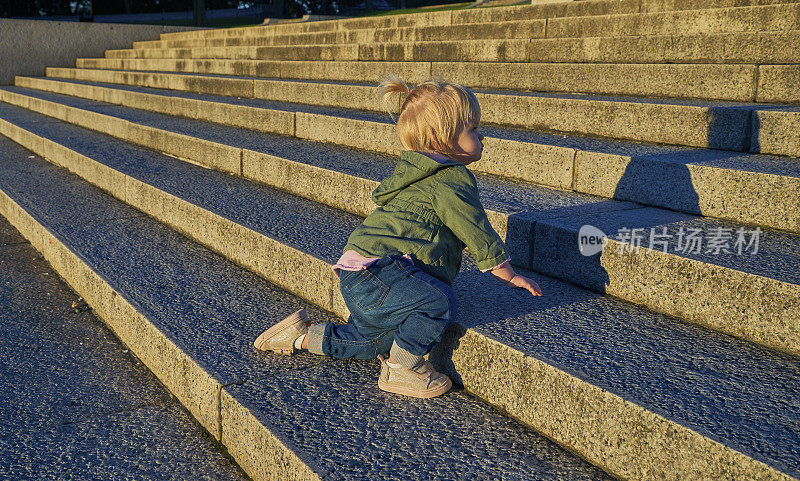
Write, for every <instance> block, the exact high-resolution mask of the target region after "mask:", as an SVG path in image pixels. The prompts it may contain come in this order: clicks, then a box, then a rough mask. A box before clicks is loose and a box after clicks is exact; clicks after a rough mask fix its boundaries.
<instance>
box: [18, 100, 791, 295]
mask: <svg viewBox="0 0 800 481" xmlns="http://www.w3.org/2000/svg"><path fill="white" fill-rule="evenodd" d="M16 88H17V87H14V89H16ZM20 89H21V90H29V89H22V88H20ZM154 90H155V89H154ZM25 93H26V94H28V93H31V94H34V96H38V95H36V94H38V93H39V91H35V90H33V91H30V92H25ZM42 93H43V94H44V96H42V97H40V98H48V99H51V100H55V101H58V102H61V103H64V104H68V105H74V106H78V107H80V108H84V109H89V110H92V111H96V112H101V113H104V114H106V115H112V116H115V117H119V118H124V119H126V120H129V121H131V122H136V123H139V124H143V125H149V126H152V127H156V128H159V129H162V130H166V131H170V132H178V133H181V134H183V135H188V136H191V137H194V138H199V139H204V140H209V141H212V142H219V143H222V144H225V145H230V146H234V147H236V148H243V149H248V150H253V151H256V152H263V153H267V154H271V155H275V156H278V157H281V158H284V159H289V160H292V161H295V162H300V163H303V164H308V165H313V166H316V167H321V168H324V169H327V170H332V171H336V172H342V173H345V174H349V175H352V176H355V177H359V178H363V179H368V180H372V181H380V179H382V178H383V177H385V176H386V175H388V174H390V173H391V172H392V170H393V169H394V163H395V161H396V160H395V159H396V156H393V155H388V154H380V153H375V152H367V151H362V150H358V149H353V148H348V147H343V146H337V145H330V144H325V143H320V142H313V141H307V140H302V139H297V138H292V137H286V136H280V135H276V134H269V133H266V132H258V133H257V134H254V132H253V131H252V130H249V129H245V128H239V127H232V126H226V125H220V124H212V123H209V122H204V121H199V120H194V119H186V118H178V117H173V116H170V115H166V114H160V113H156V112H148V111H142V110H137V109H132V108H129V107H121V106H117V105H112V104H107V103H103V102H95V101H87V100H83V99H76V98H74V97H69V96H61V95H57V94H54V96H53V97H50V96H49V95H48V94H47V93H44V92H42ZM243 100H244V99H243ZM9 107H10V106H9ZM10 111H14V112H19V115H23V117H20V120H22V119H24V118H26V116H31V117H33V118H41V119H45V120H42V121H44V122H49V121H52V120H53V119H51V118H49V117H46V116H44V115H42V114H36V113H33V112H28V111H26V110H24V109H20V108H18V107H15V108H14V109H11V110H10ZM69 127H71V128H74V129H76V131H78V132H80V131H82V130H83V129H81V128H80V127H77V126H72V125H69ZM98 135H100V134H98ZM122 144H123V145H127V144H124V143H122ZM129 148H134V147H133V146H129ZM136 148H138V147H136ZM690 152H692V151H690ZM709 152H710V153H725V154H729V153H728V152H721V151H709ZM692 153H694V152H692ZM124 158H126V156H120V159H124ZM659 160H665V161H670V160H669V159H659ZM798 164H800V163H798ZM798 168H799V169H800V165H798ZM477 177H478V179H479V182H480V183H481V184H480V185H481V188H482V196H483V197H482V202H483V203H484V206H485V207H486V208H487V209H490V210H493V211H496V212H500V213H502V214H506V215H508V216H513V217H516V218H518V219H520V220H522V221H524V222H529V223H542V222H545V223H547V224H549V225H557V226H559V227H566V228H569V229H570V230H579V229H580V227H581V225H583V224H591V225H595V226H596V227H598V228H600V229H601V230H603V232H605V233H606V234H607V235H609V236H614V235H615V234H616V233H617V232H619V229H621V228H630V229H633V228H641V229H644V231H643V235H644V238H643V240H642V246H643V247H646V246H648V245H649V235H650V233H651V229H655V234H654V235H658V234H661V233H662V232H663V231H662V230H663V229H664V228H666V229H667V234H668V235H669V237H668V244H667V245H666V247H664V246H662V244H656V246H657V248H666V249H667V251H668V252H669V253H672V254H674V255H678V256H680V257H686V258H690V259H695V260H699V261H702V262H704V263H708V264H712V265H718V266H722V267H726V268H729V269H733V270H736V271H741V272H745V273H749V274H754V275H758V276H761V277H766V278H770V279H776V280H779V281H782V282H787V283H791V284H798V285H800V235H798V234H794V233H789V232H784V231H779V230H774V229H769V228H761V227H760V228H759V229H760V232H759V234H758V246H757V255H750V254H751V253H753V252H755V251H754V249H753V248H752V247H751V248H749V249H745V248H744V247H747V246H746V245H744V246H742V249H741V253H740V252H737V250H736V249H735V248H734V244H733V242H734V241H735V240H736V237H737V234H736V232H737V230H739V229H744V230H745V231H747V234H746V235H745V237H744V240H745V241H747V242H748V243H750V242H751V241H752V240H753V234H751V233H750V232H752V231H753V230H754V229H755V226H749V225H746V224H741V223H737V222H734V221H727V220H719V219H713V218H707V217H699V216H695V215H690V214H683V213H679V212H674V211H669V210H664V209H659V208H654V207H646V208H642V206H641V205H638V204H633V203H629V202H621V201H615V200H609V199H605V198H601V197H596V196H592V195H587V194H581V193H577V192H571V191H565V190H559V189H555V188H549V187H544V186H540V185H536V184H533V183H530V182H524V181H517V180H512V179H505V178H501V177H497V176H492V175H486V174H477ZM232 181H233V180H232ZM180 182H181V180H180V176H178V178H177V179H176V180H175V183H176V184H180ZM189 195H193V194H192V193H189ZM252 210H255V211H258V207H257V206H254V207H253V208H252ZM628 210H630V212H628ZM275 215H280V214H279V213H276V214H275ZM315 222H316V221H315ZM579 222H580V223H579ZM312 225H314V222H312ZM354 227H355V226H350V227H348V228H349V229H350V230H352V228H354ZM681 228H683V229H684V232H686V233H687V234H688V233H689V232H690V231H692V230H695V232H697V229H699V230H700V231H701V232H702V233H703V234H705V236H708V235H710V234H712V233H713V231H714V230H715V229H723V230H724V231H726V232H728V233H729V234H730V235H731V236H732V239H731V241H730V242H729V243H728V245H729V247H730V249H728V250H729V252H724V251H720V250H716V251H714V250H711V251H708V250H707V249H706V247H702V246H701V248H700V249H693V248H691V247H693V246H690V245H688V244H686V243H685V242H684V244H683V246H682V247H683V249H678V246H677V243H678V233H679V230H680V229H681ZM720 232H722V231H720ZM347 235H348V234H344V236H345V238H346V236H347ZM309 239H313V237H311V238H309ZM661 239H663V237H661ZM313 242H316V240H314V241H313ZM703 246H705V244H703ZM330 252H333V253H332V254H330V256H338V253H337V252H335V249H334V250H332V251H330ZM333 260H335V258H334V259H333ZM523 264H524V263H523Z"/></svg>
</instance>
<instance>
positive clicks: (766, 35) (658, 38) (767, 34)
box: [106, 29, 800, 53]
mask: <svg viewBox="0 0 800 481" xmlns="http://www.w3.org/2000/svg"><path fill="white" fill-rule="evenodd" d="M798 37H800V30H797V29H792V30H782V31H775V30H766V31H749V32H710V33H705V34H698V33H691V32H690V33H687V34H684V35H665V34H654V35H648V34H636V35H624V36H620V35H592V36H587V37H577V38H576V37H548V38H529V37H528V36H526V37H521V38H515V37H486V38H480V39H460V40H459V39H452V40H368V41H353V40H347V39H345V40H344V41H339V42H319V41H313V40H312V41H309V42H308V43H303V42H302V39H300V40H301V41H300V42H297V41H294V40H292V41H291V43H289V42H287V43H275V44H259V43H257V38H258V37H248V38H252V39H253V41H252V43H248V42H247V41H242V42H241V43H236V44H233V45H186V46H170V45H163V46H155V45H154V46H136V45H134V46H132V47H131V48H118V49H108V50H106V52H139V53H144V52H147V51H154V52H157V51H162V50H166V51H177V50H188V51H189V52H190V53H191V52H192V51H194V50H197V51H198V52H201V53H202V52H204V51H205V50H206V49H222V50H223V51H224V50H225V49H233V50H235V49H247V48H250V49H252V48H255V49H259V48H263V49H265V51H268V50H266V49H270V48H275V49H278V48H282V49H288V48H298V47H301V48H310V47H354V46H368V47H370V49H374V48H378V49H380V48H396V47H400V46H409V47H411V46H415V45H420V46H430V45H441V46H443V47H444V46H451V45H455V44H459V45H467V46H470V45H474V46H482V45H486V44H487V43H489V44H491V43H495V44H519V45H524V44H531V45H536V44H541V45H559V44H561V45H575V44H580V43H588V44H592V45H595V44H602V43H603V42H611V43H613V42H616V43H622V44H624V43H630V42H636V44H635V45H636V46H637V47H642V46H646V45H647V43H649V42H654V43H657V42H663V41H664V40H670V41H672V42H674V43H675V44H679V43H680V42H688V43H687V45H688V44H691V43H692V42H693V43H694V44H695V45H702V44H713V43H714V42H718V41H723V40H726V39H727V40H739V41H741V40H749V41H751V42H754V43H758V42H769V41H776V40H777V41H781V42H787V43H788V42H791V41H797V38H798ZM287 40H288V39H287ZM751 48H752V46H751ZM256 51H258V50H256ZM634 52H635V51H634Z"/></svg>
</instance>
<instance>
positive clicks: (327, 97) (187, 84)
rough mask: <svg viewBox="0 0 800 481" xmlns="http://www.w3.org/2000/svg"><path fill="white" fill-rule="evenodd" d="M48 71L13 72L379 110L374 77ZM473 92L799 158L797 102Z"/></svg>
mask: <svg viewBox="0 0 800 481" xmlns="http://www.w3.org/2000/svg"><path fill="white" fill-rule="evenodd" d="M47 73H48V75H49V78H47V79H45V78H35V77H17V79H16V85H19V86H21V87H30V88H36V89H39V90H47V91H51V92H57V93H64V94H69V95H76V96H79V97H84V98H91V99H94V100H106V99H110V98H113V95H114V90H112V89H114V88H116V87H115V85H114V84H121V85H130V86H140V87H155V88H161V89H170V90H177V91H182V92H192V93H202V94H216V95H221V96H225V95H230V94H235V95H236V96H237V97H252V98H257V99H262V100H272V101H278V102H290V103H302V104H308V105H320V106H328V107H342V108H349V109H358V110H370V111H376V110H380V109H381V104H380V102H379V101H378V100H377V98H376V86H375V84H364V83H342V82H320V81H303V80H298V81H295V80H279V79H267V78H242V77H231V76H214V77H209V76H207V75H199V74H194V75H193V74H172V73H159V72H132V71H126V72H123V71H115V70H95V69H68V68H50V69H48V71H47ZM56 79H58V80H56ZM66 80H69V81H66ZM98 83H100V84H101V85H98ZM76 84H77V85H76ZM250 84H252V88H251V85H250ZM156 93H158V92H156ZM117 95H119V94H117ZM476 96H477V97H478V100H480V102H481V117H482V121H483V122H484V123H490V124H498V125H506V126H511V127H522V128H528V129H533V130H539V131H546V132H562V133H576V134H582V135H593V136H600V137H606V138H613V139H623V140H634V141H641V142H652V143H664V144H671V145H686V146H691V147H707V148H712V149H719V150H733V151H743V150H746V149H747V148H748V147H749V151H750V152H752V153H764V154H778V155H791V156H795V157H800V139H798V138H797V137H796V136H794V135H791V134H790V133H791V132H795V131H797V130H798V129H800V107H798V106H795V105H776V104H752V103H730V102H709V101H705V102H703V101H675V100H667V99H642V98H637V97H608V96H586V95H569V94H550V93H542V94H536V93H531V92H514V91H493V90H477V91H476ZM609 119H611V120H609Z"/></svg>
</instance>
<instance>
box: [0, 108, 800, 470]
mask: <svg viewBox="0 0 800 481" xmlns="http://www.w3.org/2000/svg"><path fill="white" fill-rule="evenodd" d="M8 110H9V111H12V110H21V109H17V108H9V109H8ZM5 112H6V110H4V114H3V115H4V117H5V116H6V114H5ZM40 124H41V126H42V128H48V129H51V128H52V129H54V128H55V127H56V124H57V122H48V121H45V122H40ZM29 125H30V124H29ZM79 135H80V136H81V137H84V136H85V137H86V138H95V139H100V138H103V141H102V142H101V141H99V140H98V141H96V142H95V144H96V145H95V146H94V147H92V149H94V150H95V151H96V152H98V154H103V153H104V152H108V153H107V154H105V155H104V158H105V157H106V156H107V158H108V161H109V162H110V165H115V164H111V162H117V163H119V162H120V161H119V160H114V159H119V158H120V157H123V156H122V155H120V154H119V153H116V152H114V151H112V150H111V148H110V147H108V146H110V145H114V146H116V145H119V144H120V143H121V142H120V141H119V140H117V139H113V138H108V137H107V136H103V135H101V134H96V133H93V132H89V131H86V132H84V133H83V134H78V133H77V132H75V133H72V134H70V136H71V137H77V136H79ZM141 151H142V152H147V151H145V150H144V149H141ZM93 156H97V155H93ZM136 163H137V164H138V165H139V168H140V169H144V168H145V166H146V165H148V164H149V165H150V166H151V168H150V170H151V171H152V172H153V173H159V174H158V175H159V176H167V175H171V176H173V178H177V179H181V182H182V184H183V185H186V186H192V187H193V188H194V189H195V190H201V191H211V190H213V189H217V190H216V194H215V195H208V196H207V199H208V200H207V202H215V203H222V204H224V203H230V204H235V205H236V207H231V208H229V210H228V212H232V213H238V212H240V211H244V216H245V217H247V216H249V215H251V214H253V215H257V216H258V215H261V214H260V212H262V211H263V209H266V208H268V207H267V206H266V204H267V201H263V202H257V203H258V205H259V206H262V210H261V211H257V212H255V213H253V212H251V209H250V208H249V207H248V204H247V203H245V204H244V205H243V206H242V202H244V199H247V198H249V199H273V198H282V199H283V200H282V202H284V201H285V203H284V204H283V205H282V206H281V208H282V209H284V210H288V211H290V212H291V218H292V219H293V221H292V222H293V225H292V228H291V229H286V230H285V232H288V234H289V237H288V238H281V239H279V240H280V241H281V242H286V243H288V244H295V245H296V244H298V243H300V242H302V241H301V240H300V239H301V238H309V237H310V238H313V239H315V242H314V243H312V244H310V248H311V249H312V250H310V253H311V254H313V255H316V256H317V257H320V258H324V259H326V260H328V261H329V262H330V261H331V260H335V256H334V257H331V253H330V252H331V250H332V248H331V247H330V246H332V245H335V244H337V243H338V245H339V246H340V248H341V245H342V244H344V242H345V240H346V235H347V234H349V230H350V229H351V228H352V226H354V225H357V224H358V222H359V221H360V218H359V217H357V216H354V215H351V214H347V213H344V212H340V211H335V210H330V209H328V208H326V207H325V206H319V204H315V203H313V202H310V201H308V200H305V199H301V198H297V197H294V196H291V195H288V194H282V193H280V192H276V191H274V190H272V189H269V188H267V187H264V186H260V185H258V184H255V183H252V182H247V181H244V180H242V179H238V178H235V177H231V176H230V175H227V174H224V173H220V172H215V171H209V170H206V169H202V168H200V167H198V166H194V165H192V164H187V163H183V162H180V161H178V160H175V159H171V158H170V157H166V156H163V155H160V154H156V153H149V154H145V155H142V156H139V157H138V158H137V159H136ZM172 170H174V171H175V172H178V173H177V174H176V173H173V174H167V172H168V171H172ZM212 178H218V179H221V180H220V181H218V182H211V180H210V179H212ZM26 182H29V181H27V180H26ZM232 183H233V184H235V185H237V187H236V188H235V189H231V188H230V187H229V186H230V185H231V184H232ZM199 184H202V185H199ZM49 188H52V187H49ZM245 189H246V190H245ZM189 190H191V188H190V189H189ZM231 192H233V193H234V195H231ZM259 192H266V193H268V194H266V195H267V196H268V197H264V195H265V194H261V196H259V194H258V193H259ZM270 202H274V200H270ZM59 203H61V202H59ZM63 203H68V202H66V200H65V201H64V202H63ZM240 206H241V207H240ZM203 207H204V208H210V209H219V207H212V206H210V205H204V206H203ZM316 210H319V211H324V213H325V217H326V219H327V220H326V223H325V224H324V225H325V226H326V227H325V228H324V229H320V228H319V224H318V223H316V222H315V221H314V220H313V219H315V218H316V216H317V215H318V212H315V211H316ZM237 215H238V214H237ZM263 215H264V216H268V215H271V213H268V212H265V213H264V214H263ZM80 216H81V213H74V211H73V213H72V214H63V217H64V221H65V223H66V224H67V225H68V226H70V225H71V222H73V219H78V220H76V221H75V222H77V223H78V224H80V221H79V219H80ZM303 217H306V218H307V219H310V220H309V221H306V220H301V219H302V218H303ZM265 223H266V222H265ZM272 223H277V220H274V221H272ZM306 229H308V230H306ZM108 235H111V234H105V236H108ZM115 236H119V234H115ZM102 237H104V236H102ZM323 237H328V238H329V239H325V240H323ZM91 238H92V236H88V239H87V240H86V241H87V242H88V241H90V240H91ZM115 242H116V243H118V242H121V240H117V241H115ZM115 242H111V245H110V246H109V249H110V248H113V247H115V246H114V244H115ZM337 254H338V253H337ZM522 272H523V273H524V274H525V275H529V276H531V277H532V278H533V279H534V280H536V282H537V283H539V285H540V286H541V287H542V290H543V292H544V293H545V295H544V296H543V297H536V298H534V297H532V296H529V295H527V294H523V293H521V292H520V291H509V290H508V289H507V288H506V287H505V286H501V285H499V284H498V283H493V282H492V281H491V279H487V276H486V275H484V274H481V273H480V272H478V271H476V270H475V269H474V265H473V264H472V263H471V262H469V261H468V262H467V263H466V267H465V268H464V269H462V274H461V276H460V278H459V279H457V280H456V283H455V286H454V287H455V289H456V291H457V293H458V296H459V299H460V301H459V302H460V308H459V312H460V323H461V324H462V325H463V326H465V327H470V328H473V329H474V330H475V331H476V332H478V333H480V334H481V335H484V336H487V337H488V338H490V339H494V340H496V341H497V342H500V343H502V344H504V345H507V346H511V347H512V348H514V349H518V350H520V351H521V352H523V353H524V354H526V355H529V356H532V357H534V358H537V359H540V360H543V361H544V362H547V363H548V364H550V365H553V366H556V367H557V368H558V369H561V370H565V371H566V372H569V373H570V374H573V375H575V376H577V377H578V378H580V379H582V380H584V381H586V382H590V383H592V384H593V385H597V386H600V387H602V388H603V389H607V390H609V391H611V392H613V393H615V394H617V395H619V396H621V397H622V398H624V399H626V400H629V401H631V402H634V403H636V404H638V405H640V406H643V407H645V408H646V409H649V410H651V411H653V412H655V413H657V414H659V415H661V416H664V417H666V418H667V419H670V420H673V421H675V422H677V423H679V424H682V425H684V426H687V427H690V428H691V429H694V430H695V431H698V432H700V433H701V434H703V435H705V436H708V437H710V438H712V439H715V440H717V441H719V442H722V443H723V444H726V445H728V446H732V447H733V448H734V449H736V450H738V451H740V452H743V453H745V454H747V455H749V456H752V457H754V458H756V459H759V460H761V461H764V462H766V463H767V464H769V465H771V466H775V467H778V469H781V470H783V471H785V472H787V473H790V474H791V475H794V476H797V474H798V473H800V471H798V467H800V459H797V457H796V456H795V453H796V450H797V449H798V448H800V436H798V432H799V431H800V418H798V413H800V409H798V407H800V405H798V402H800V383H798V381H800V363H798V361H797V358H795V357H792V356H788V355H785V354H781V353H776V352H773V351H770V350H768V349H764V348H761V347H758V346H755V345H753V344H750V343H748V342H745V341H741V340H738V339H735V338H731V337H729V336H725V335H722V334H718V333H716V332H713V331H709V330H707V329H703V328H701V327H698V326H694V325H689V324H684V323H682V322H680V321H677V320H675V319H673V318H670V317H668V316H664V315H660V314H655V313H652V312H649V311H647V310H645V309H642V308H640V307H637V306H634V305H631V304H628V303H625V302H622V301H618V300H614V299H611V298H607V297H603V296H601V295H598V294H593V293H590V292H587V291H585V290H582V289H578V288H576V287H574V286H571V285H569V284H567V283H564V282H561V281H558V280H555V279H552V278H548V277H545V276H542V275H538V274H534V273H529V272H526V271H522ZM130 275H133V276H145V273H143V272H131V274H130ZM178 277H181V278H182V274H181V275H180V276H178ZM198 282H199V281H198ZM204 282H205V284H206V285H207V286H218V285H222V284H220V283H219V282H217V281H215V280H214V279H212V280H206V281H204ZM225 285H228V284H225ZM214 289H216V288H214ZM237 289H238V288H235V287H234V286H231V287H230V291H231V292H235V291H236V290H237ZM226 292H227V290H226ZM287 310H288V309H287ZM177 317H179V318H180V317H185V316H177ZM247 317H249V318H251V319H252V318H258V317H259V316H247ZM261 317H263V315H262V316H261ZM487 319H491V320H488V321H487ZM237 322H240V321H237ZM709 406H712V407H709ZM792 473H794V474H792Z"/></svg>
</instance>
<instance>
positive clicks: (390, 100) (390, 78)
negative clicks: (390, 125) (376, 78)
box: [378, 74, 411, 120]
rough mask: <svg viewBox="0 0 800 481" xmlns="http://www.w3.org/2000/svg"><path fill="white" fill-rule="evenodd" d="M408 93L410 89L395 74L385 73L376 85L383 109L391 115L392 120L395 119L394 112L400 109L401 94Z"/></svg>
mask: <svg viewBox="0 0 800 481" xmlns="http://www.w3.org/2000/svg"><path fill="white" fill-rule="evenodd" d="M409 93H411V89H410V88H409V87H408V85H406V84H405V83H404V82H403V81H402V80H400V77H398V76H397V75H395V74H389V75H387V76H386V77H384V78H383V80H381V83H380V84H379V85H378V97H379V98H380V101H381V104H382V105H383V108H384V110H386V112H388V113H389V115H391V116H392V120H395V119H394V113H395V112H398V111H399V110H400V106H401V105H402V99H403V96H404V95H405V96H407V95H408V94H409ZM395 96H396V97H397V99H396V100H395Z"/></svg>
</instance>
